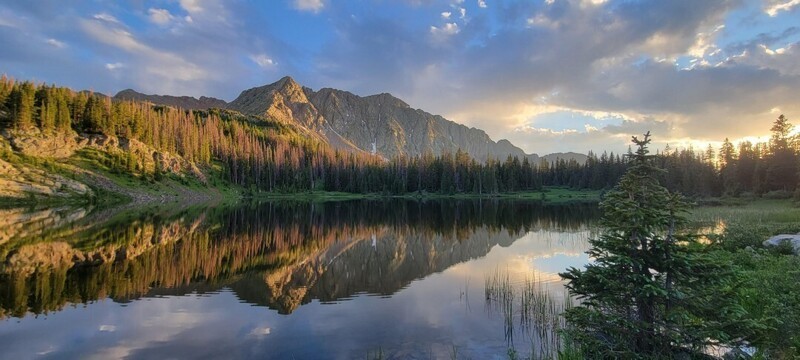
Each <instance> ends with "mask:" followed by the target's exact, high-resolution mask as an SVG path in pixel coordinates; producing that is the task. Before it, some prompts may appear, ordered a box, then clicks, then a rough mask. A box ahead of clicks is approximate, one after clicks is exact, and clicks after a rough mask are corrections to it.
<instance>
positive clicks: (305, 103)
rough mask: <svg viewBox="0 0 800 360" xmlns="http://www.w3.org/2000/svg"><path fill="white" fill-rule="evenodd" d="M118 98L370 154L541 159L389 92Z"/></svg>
mask: <svg viewBox="0 0 800 360" xmlns="http://www.w3.org/2000/svg"><path fill="white" fill-rule="evenodd" d="M114 98H116V99H127V100H145V101H150V102H152V103H155V104H161V105H167V106H174V107H181V108H184V109H207V108H211V107H216V108H225V109H230V110H235V111H238V112H241V113H243V114H247V115H257V116H266V117H269V118H272V119H275V120H277V121H280V122H283V123H287V124H292V125H296V126H298V127H300V128H301V129H303V130H305V131H304V133H306V134H308V135H309V136H313V137H315V138H318V139H320V140H322V141H324V142H327V143H328V144H330V145H331V146H333V147H334V148H336V149H340V150H347V151H353V152H369V153H374V154H378V155H381V156H383V157H386V158H392V157H395V156H400V155H403V156H420V155H423V154H426V153H430V154H433V155H441V154H443V153H445V152H450V153H455V152H456V151H457V150H458V149H461V150H463V151H465V152H466V153H468V154H469V155H470V156H472V157H474V158H476V159H478V160H481V161H484V160H486V159H489V158H493V159H499V160H505V158H506V157H508V156H509V155H511V156H516V157H519V158H528V160H529V161H531V162H533V163H538V162H539V159H540V158H539V156H538V155H537V154H526V153H525V152H524V151H523V150H522V149H520V148H519V147H517V146H515V145H514V144H512V143H511V142H509V141H508V140H505V139H502V140H499V141H496V142H495V141H493V140H492V139H491V138H490V137H489V135H487V134H486V132H484V131H483V130H480V129H476V128H470V127H467V126H464V125H461V124H458V123H455V122H453V121H450V120H447V119H445V118H444V117H442V116H439V115H433V114H430V113H428V112H425V111H423V110H420V109H414V108H412V107H411V106H409V105H408V104H406V103H405V102H404V101H403V100H401V99H398V98H396V97H394V96H392V95H391V94H388V93H382V94H377V95H370V96H363V97H362V96H358V95H355V94H353V93H350V92H347V91H343V90H337V89H332V88H323V89H320V90H318V91H314V90H313V89H310V88H308V87H304V86H302V85H300V84H298V83H297V82H296V81H295V80H294V79H292V78H291V77H289V76H286V77H283V78H281V79H280V80H278V81H277V82H275V83H272V84H268V85H264V86H259V87H254V88H251V89H248V90H245V91H242V92H241V94H240V95H239V96H238V97H237V98H236V99H235V100H233V101H232V102H230V103H226V102H225V101H224V100H220V99H215V98H209V97H200V98H199V99H197V98H193V97H188V96H181V97H176V96H167V95H145V94H141V93H138V92H136V91H134V90H130V89H128V90H123V91H120V92H119V93H117V94H116V95H115V96H114ZM543 158H544V159H546V160H547V161H550V162H552V161H556V160H557V159H566V160H570V159H575V160H577V161H578V162H584V161H586V156H585V155H582V154H576V153H557V154H550V155H546V156H544V157H543Z"/></svg>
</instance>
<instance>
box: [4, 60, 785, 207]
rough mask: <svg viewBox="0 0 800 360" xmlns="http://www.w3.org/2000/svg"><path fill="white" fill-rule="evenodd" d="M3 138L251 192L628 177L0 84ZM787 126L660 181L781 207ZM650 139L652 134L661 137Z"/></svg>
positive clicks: (614, 170) (475, 187)
mask: <svg viewBox="0 0 800 360" xmlns="http://www.w3.org/2000/svg"><path fill="white" fill-rule="evenodd" d="M0 129H5V133H6V134H9V136H14V135H13V134H30V133H34V134H39V135H40V136H49V135H53V134H57V133H73V132H74V133H77V134H102V135H114V136H117V137H120V138H127V139H136V140H139V141H141V142H142V143H144V144H146V145H148V146H150V147H152V148H154V149H156V150H158V151H161V152H166V153H170V154H176V155H179V156H181V157H182V158H184V159H186V160H188V161H191V162H193V163H195V164H197V165H198V166H199V167H200V168H201V169H203V170H204V171H205V172H214V171H217V172H219V173H220V174H219V175H220V178H222V179H224V181H225V182H227V183H228V184H232V185H234V186H236V187H239V188H241V189H243V190H244V191H247V192H250V193H258V192H287V193H292V192H302V191H309V190H314V191H337V192H348V193H382V194H408V193H439V194H481V195H492V194H498V193H508V192H523V191H540V190H541V189H542V188H543V187H545V186H566V187H570V188H574V189H593V190H607V189H611V187H612V186H613V185H614V184H616V183H617V181H618V180H619V178H620V177H621V176H622V174H624V173H625V171H626V167H627V165H626V164H627V161H626V159H625V157H626V156H628V155H629V154H624V153H623V154H620V153H617V154H615V153H613V152H612V153H606V152H603V153H602V154H600V155H598V154H596V153H589V154H588V155H589V157H588V160H587V161H586V162H585V163H578V162H576V161H574V160H571V161H566V160H563V159H560V160H558V161H554V162H547V161H541V162H538V163H532V162H531V161H529V159H528V158H522V159H520V158H518V157H511V156H509V157H507V158H505V159H489V160H488V161H486V162H478V161H476V160H475V159H473V158H472V157H470V156H469V155H468V154H467V153H466V152H463V151H461V150H460V149H459V150H456V151H455V152H454V153H444V154H441V155H439V156H434V155H433V154H426V155H423V156H420V157H397V158H393V159H384V158H382V157H379V156H375V155H370V154H367V153H352V152H347V151H340V150H337V149H334V148H332V147H331V146H329V145H328V144H326V143H324V142H323V141H321V140H319V139H318V138H316V137H315V136H314V134H313V133H310V132H308V131H304V130H303V129H301V128H299V127H297V126H295V125H294V124H289V123H283V122H278V121H275V120H274V119H269V118H265V117H259V116H252V115H244V114H240V113H237V112H233V111H229V110H221V109H209V110H207V111H192V110H182V109H175V108H171V107H165V106H158V105H153V104H151V103H147V102H137V101H119V100H114V99H112V98H110V97H107V96H104V95H101V94H95V93H91V92H87V91H80V92H76V91H73V90H70V89H68V88H64V87H57V86H54V85H46V84H34V83H32V82H30V81H24V82H19V81H15V80H13V79H10V78H8V77H5V76H3V77H2V78H0ZM792 130H793V125H792V124H791V123H790V122H789V120H788V118H786V117H785V116H783V115H781V116H780V117H778V118H777V119H776V120H775V121H774V123H773V126H772V128H771V131H772V136H771V138H770V140H769V141H768V142H764V143H755V144H754V143H751V142H748V141H743V142H740V143H738V144H733V143H731V142H730V141H729V140H728V139H725V141H724V142H723V144H722V146H721V147H720V148H718V149H715V148H713V147H712V146H711V145H709V147H708V148H707V149H705V150H697V149H693V148H691V147H689V148H683V149H670V148H666V149H662V150H661V151H660V152H659V153H658V154H657V162H658V165H659V166H660V167H661V168H663V169H665V170H666V171H664V172H663V173H661V174H660V175H659V176H660V177H661V179H660V180H661V183H662V184H664V186H665V187H667V188H668V189H670V190H673V191H680V192H682V193H684V194H686V195H689V196H694V197H717V196H723V195H729V196H740V195H758V196H767V197H781V198H788V197H791V196H792V195H793V193H794V192H795V191H796V189H797V188H798V186H797V184H798V164H800V151H799V149H798V140H797V138H796V137H795V136H793V133H792ZM656 136H657V134H656ZM145 163H146V161H145V159H142V158H141V155H137V154H134V153H133V152H129V153H123V154H114V156H113V157H112V160H111V164H109V165H111V167H112V168H113V169H115V170H116V171H119V172H122V173H125V174H128V175H131V176H135V177H141V178H149V179H155V180H159V179H160V178H161V177H162V176H163V175H164V172H165V169H161V168H159V166H158V163H156V166H154V167H152V168H148V167H147V166H145Z"/></svg>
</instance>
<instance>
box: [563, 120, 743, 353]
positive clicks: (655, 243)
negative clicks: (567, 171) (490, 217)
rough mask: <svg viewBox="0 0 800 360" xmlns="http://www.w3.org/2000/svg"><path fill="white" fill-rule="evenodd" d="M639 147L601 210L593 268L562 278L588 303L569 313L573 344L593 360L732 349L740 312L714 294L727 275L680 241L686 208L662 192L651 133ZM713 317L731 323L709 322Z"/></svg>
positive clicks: (692, 245) (690, 243)
mask: <svg viewBox="0 0 800 360" xmlns="http://www.w3.org/2000/svg"><path fill="white" fill-rule="evenodd" d="M633 142H634V143H635V145H636V147H637V150H636V152H635V153H632V154H630V155H629V164H630V167H629V169H628V171H627V172H626V173H625V175H623V177H622V178H621V179H620V182H619V183H618V184H617V186H616V187H615V188H614V189H613V191H611V192H609V193H608V194H606V197H605V200H604V201H603V202H602V203H601V210H602V211H603V218H602V219H601V225H602V226H603V227H604V231H603V232H602V233H601V235H599V237H597V238H595V239H592V240H590V243H591V245H592V248H591V249H590V250H589V252H588V254H589V255H590V256H591V257H592V258H594V259H595V261H594V262H593V263H591V264H589V265H587V266H586V268H585V269H584V270H580V269H576V268H570V269H568V270H567V272H565V273H562V274H561V276H562V277H563V278H564V279H566V280H568V281H569V282H568V284H567V288H568V289H569V290H570V292H571V294H572V295H574V296H577V297H578V299H580V300H582V304H581V306H578V307H576V308H573V309H570V310H568V311H567V313H566V317H567V320H568V322H569V323H570V324H571V325H572V327H573V328H572V330H571V332H572V336H573V338H574V339H575V340H576V341H577V342H578V343H579V344H581V345H582V348H583V350H584V351H586V352H587V355H589V356H590V357H592V358H605V359H654V358H663V359H671V358H674V355H675V354H676V353H677V352H681V351H685V350H686V349H687V348H688V349H693V350H697V349H699V348H701V347H702V346H704V345H706V344H707V342H708V341H709V339H711V338H713V339H716V340H719V341H722V342H726V341H730V338H729V337H728V335H727V333H726V332H725V330H726V329H727V326H729V325H730V324H729V323H730V322H736V321H739V320H738V319H737V318H736V315H731V313H734V314H735V313H736V311H735V310H736V309H734V308H735V307H736V305H735V304H733V303H732V302H731V300H729V298H732V297H728V299H726V296H725V292H724V291H722V290H721V289H723V288H724V287H723V286H716V285H720V284H725V283H726V281H727V279H728V277H726V276H725V274H726V271H725V269H724V267H722V265H719V264H715V263H714V262H712V261H711V260H708V259H707V258H705V257H704V256H703V254H702V253H700V252H699V251H697V250H694V249H695V247H696V246H697V244H696V242H695V241H694V238H693V237H691V236H686V235H680V232H679V229H680V226H681V225H682V224H683V223H684V222H685V218H684V215H683V214H684V212H685V211H686V209H687V203H686V202H685V201H684V200H683V198H682V196H680V195H678V194H675V193H671V192H670V191H668V190H667V189H666V188H664V187H663V186H661V185H660V184H659V182H658V180H657V175H658V174H659V173H660V172H661V171H662V170H661V169H659V168H657V167H656V166H654V164H653V163H654V157H655V156H654V155H649V154H648V149H647V146H648V144H649V143H650V133H649V132H648V133H647V134H645V135H644V138H643V139H642V140H639V139H638V138H636V137H633ZM716 291H719V293H715V292H716ZM711 299H713V300H714V301H715V302H712V301H711ZM710 304H713V305H714V306H716V309H713V310H709V308H711V305H710ZM714 311H719V312H718V313H720V314H724V316H725V317H728V319H727V320H721V319H708V318H709V317H713V316H711V315H709V313H714ZM739 313H741V312H739ZM722 322H725V324H721V323H722ZM712 334H713V335H712Z"/></svg>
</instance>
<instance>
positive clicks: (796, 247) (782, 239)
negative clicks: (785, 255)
mask: <svg viewBox="0 0 800 360" xmlns="http://www.w3.org/2000/svg"><path fill="white" fill-rule="evenodd" d="M787 243H788V244H789V245H791V246H792V249H793V251H794V254H795V255H800V234H781V235H775V236H773V237H771V238H769V239H767V240H765V241H764V243H763V245H764V247H777V246H781V245H783V244H787Z"/></svg>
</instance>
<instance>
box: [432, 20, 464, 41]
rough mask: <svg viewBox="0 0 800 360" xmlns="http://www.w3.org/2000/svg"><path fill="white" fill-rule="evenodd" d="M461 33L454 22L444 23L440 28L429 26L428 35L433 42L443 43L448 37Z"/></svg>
mask: <svg viewBox="0 0 800 360" xmlns="http://www.w3.org/2000/svg"><path fill="white" fill-rule="evenodd" d="M459 31H461V30H460V29H459V28H458V24H456V23H454V22H450V23H445V24H444V25H442V26H441V27H436V26H431V28H430V33H431V36H432V38H433V40H434V41H435V42H443V41H445V40H447V39H448V38H449V37H450V36H453V35H455V34H458V32H459Z"/></svg>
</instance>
